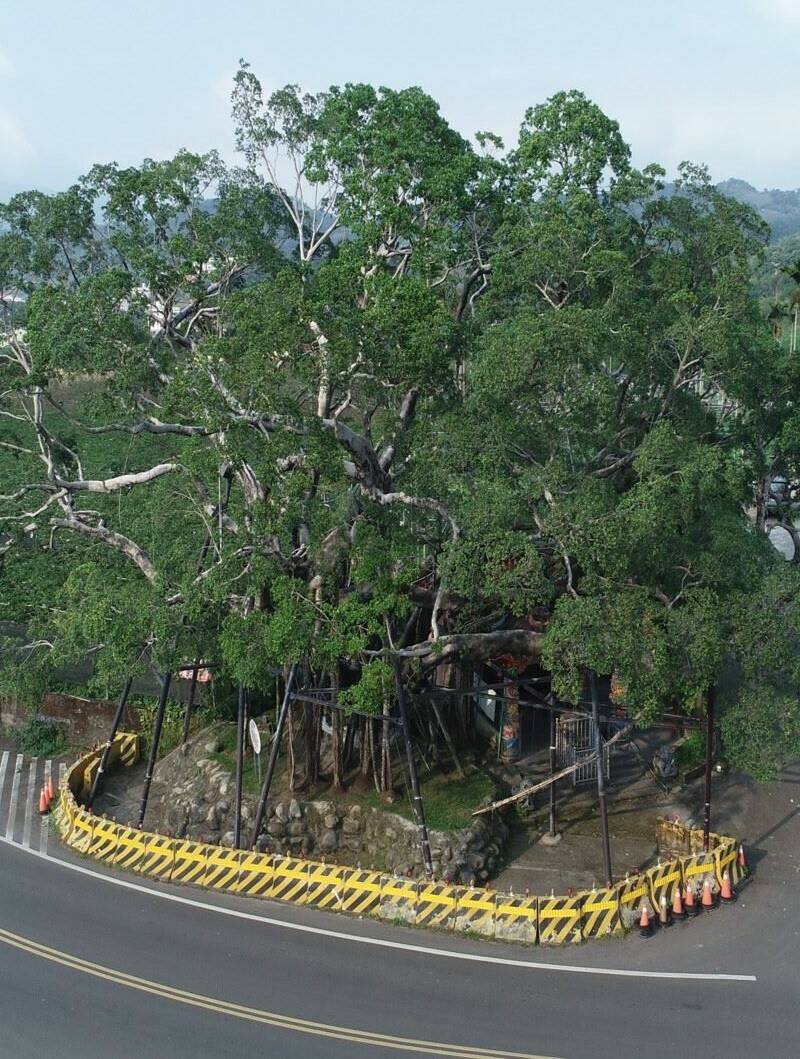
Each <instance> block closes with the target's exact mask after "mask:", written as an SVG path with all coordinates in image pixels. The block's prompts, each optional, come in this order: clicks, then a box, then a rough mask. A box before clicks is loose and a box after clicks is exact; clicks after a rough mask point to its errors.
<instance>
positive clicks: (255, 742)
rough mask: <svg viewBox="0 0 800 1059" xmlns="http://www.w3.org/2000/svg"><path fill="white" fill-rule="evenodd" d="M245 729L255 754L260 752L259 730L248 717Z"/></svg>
mask: <svg viewBox="0 0 800 1059" xmlns="http://www.w3.org/2000/svg"><path fill="white" fill-rule="evenodd" d="M247 731H248V732H249V734H250V746H252V748H253V752H254V753H255V754H260V753H261V732H259V730H258V725H257V724H256V722H255V721H254V720H253V718H252V717H251V718H250V723H249V724H248V726H247Z"/></svg>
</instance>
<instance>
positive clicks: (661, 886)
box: [646, 860, 683, 910]
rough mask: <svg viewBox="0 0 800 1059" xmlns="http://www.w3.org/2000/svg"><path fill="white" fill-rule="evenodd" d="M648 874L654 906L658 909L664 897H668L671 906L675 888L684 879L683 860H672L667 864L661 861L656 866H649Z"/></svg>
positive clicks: (668, 903)
mask: <svg viewBox="0 0 800 1059" xmlns="http://www.w3.org/2000/svg"><path fill="white" fill-rule="evenodd" d="M646 875H647V882H648V885H649V886H650V900H651V901H652V902H653V908H655V909H656V910H658V909H659V908H660V907H661V898H662V897H665V898H666V900H667V905H668V906H669V907H670V908H671V907H672V899H673V897H674V896H675V890H676V888H677V887H679V886H681V884H682V881H683V872H682V867H681V861H680V860H671V861H668V862H667V863H666V864H662V863H661V862H660V861H659V862H658V864H656V866H655V868H648V870H647V872H646Z"/></svg>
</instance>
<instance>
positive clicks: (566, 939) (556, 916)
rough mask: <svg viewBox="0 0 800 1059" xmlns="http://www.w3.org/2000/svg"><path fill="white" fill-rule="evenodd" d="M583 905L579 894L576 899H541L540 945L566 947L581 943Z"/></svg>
mask: <svg viewBox="0 0 800 1059" xmlns="http://www.w3.org/2000/svg"><path fill="white" fill-rule="evenodd" d="M581 904H582V899H581V897H580V895H579V894H576V895H575V896H574V897H554V896H552V895H551V896H550V897H540V898H539V944H540V945H566V944H569V943H570V942H578V941H581V940H582V936H581Z"/></svg>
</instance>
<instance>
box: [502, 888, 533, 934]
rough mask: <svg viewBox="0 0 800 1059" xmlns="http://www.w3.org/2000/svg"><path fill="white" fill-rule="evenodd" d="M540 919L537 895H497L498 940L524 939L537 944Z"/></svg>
mask: <svg viewBox="0 0 800 1059" xmlns="http://www.w3.org/2000/svg"><path fill="white" fill-rule="evenodd" d="M538 921H539V908H538V901H537V899H536V898H535V897H524V896H517V895H516V894H513V893H508V894H503V893H499V894H497V895H496V896H495V905H494V936H495V938H497V940H498V941H522V942H525V943H526V944H528V945H535V944H536V936H537V924H538Z"/></svg>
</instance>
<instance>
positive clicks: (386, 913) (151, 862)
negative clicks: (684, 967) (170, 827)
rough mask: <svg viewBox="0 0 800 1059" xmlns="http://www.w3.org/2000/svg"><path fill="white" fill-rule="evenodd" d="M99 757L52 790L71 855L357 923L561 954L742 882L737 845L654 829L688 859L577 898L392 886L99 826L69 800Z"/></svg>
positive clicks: (363, 874) (116, 756) (360, 875)
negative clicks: (363, 919) (374, 921)
mask: <svg viewBox="0 0 800 1059" xmlns="http://www.w3.org/2000/svg"><path fill="white" fill-rule="evenodd" d="M138 754H139V740H138V736H133V735H131V734H130V733H120V734H119V735H118V736H117V738H116V740H115V742H114V744H113V745H112V754H111V755H110V758H111V759H113V760H117V761H123V762H124V763H127V764H131V763H132V762H133V761H134V760H136V758H137V757H138ZM98 761H99V751H97V750H95V751H92V753H90V754H87V755H85V756H84V757H83V758H82V759H81V760H80V761H78V762H76V764H75V765H74V766H73V767H72V769H71V770H68V772H67V774H66V778H65V780H64V781H63V782H62V783H61V785H60V787H59V796H58V801H57V805H56V809H55V813H54V816H55V822H56V826H57V828H58V830H59V833H60V834H61V837H62V839H63V840H64V842H66V843H67V844H68V845H69V846H70V847H71V848H72V849H75V850H76V851H78V852H80V853H85V854H87V855H88V856H90V857H93V858H95V859H96V860H99V861H105V862H106V863H112V864H113V865H114V866H115V867H119V868H122V869H124V870H127V871H133V872H136V873H137V874H140V875H146V876H148V877H150V878H155V879H161V880H165V881H167V880H168V881H170V882H175V883H187V884H190V885H195V886H203V887H206V888H209V889H215V890H220V891H225V892H229V893H236V894H243V895H247V896H254V897H266V898H274V899H276V900H279V901H288V902H293V903H295V904H305V905H309V906H312V907H315V908H324V909H328V910H330V911H337V912H338V911H341V912H346V913H348V914H350V915H357V916H377V917H380V918H381V919H386V920H401V921H404V922H407V923H414V924H417V925H420V926H433V927H438V928H440V929H445V930H453V931H457V932H459V933H470V934H480V935H482V936H484V937H490V938H497V939H499V940H504V941H518V942H524V943H525V944H529V945H530V944H536V943H539V944H542V945H562V944H569V943H572V942H576V941H580V940H582V939H588V938H597V937H604V936H607V935H609V934H614V933H616V932H617V931H619V930H621V929H623V928H626V927H631V926H633V925H635V924H636V922H637V921H638V918H639V914H640V910H641V905H642V903H643V902H645V903H647V904H648V905H652V907H653V910H656V909H657V908H658V907H659V905H660V902H661V898H662V896H663V897H665V898H666V900H667V902H668V903H670V904H671V903H672V898H673V896H674V893H675V888H676V887H677V886H679V885H680V884H681V882H683V883H684V885H686V884H691V885H693V886H696V885H697V884H702V881H703V879H704V878H705V877H706V876H708V877H710V879H711V880H712V884H713V885H715V886H716V888H717V889H718V888H719V887H720V886H721V885H722V879H723V875H724V873H725V872H727V873H728V877H729V879H730V881H731V885H732V886H736V885H737V884H738V883H740V882H741V879H742V876H743V874H744V872H743V869H742V868H741V867H740V866H739V862H738V848H739V847H738V843H737V842H735V841H734V839H732V838H728V837H726V836H723V835H717V834H712V835H711V841H710V843H709V845H710V849H709V851H708V852H702V848H701V847H702V840H703V832H702V830H700V829H698V828H691V829H690V828H688V827H685V826H684V825H682V824H680V823H679V822H677V821H676V822H675V823H669V822H665V821H660V822H659V830H658V832H657V833H658V834H659V837H660V838H664V839H665V840H667V841H669V843H670V844H677V843H679V842H680V843H681V844H682V848H684V849H688V850H692V851H693V852H691V853H690V854H689V855H686V856H680V857H677V858H675V859H672V860H670V861H667V862H665V863H663V864H661V863H659V864H657V865H656V866H655V867H653V868H650V869H648V871H647V872H646V873H644V874H643V875H639V876H636V877H635V878H633V879H629V878H627V877H626V879H625V880H624V881H623V882H620V883H617V884H616V886H613V887H609V888H601V889H593V890H591V891H584V892H583V893H579V894H576V895H569V896H566V897H565V896H556V895H555V894H551V896H550V897H531V896H528V895H522V894H514V893H494V892H492V891H490V890H487V889H480V888H474V887H459V886H450V885H449V884H447V883H444V882H436V881H434V880H421V881H417V880H414V879H405V878H399V877H396V876H392V875H385V874H380V873H379V872H376V871H365V870H362V869H361V868H349V867H342V866H339V865H334V864H325V863H324V862H316V861H308V860H303V859H300V858H294V857H280V856H275V855H271V854H267V853H256V852H246V851H241V850H233V849H229V848H227V847H222V846H212V845H207V844H204V843H202V842H193V841H191V840H182V839H175V838H168V837H166V836H164V835H158V834H151V833H149V832H145V831H139V830H138V829H137V828H133V827H126V826H124V825H121V824H117V823H115V822H114V821H111V820H107V819H105V818H101V817H97V816H94V815H92V814H91V813H89V812H87V810H86V809H83V808H82V807H81V806H80V805H79V804H78V801H77V800H76V799H77V797H79V796H83V795H84V794H85V792H86V783H87V780H88V782H89V784H91V780H92V779H93V777H94V770H96V768H97V765H98Z"/></svg>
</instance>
